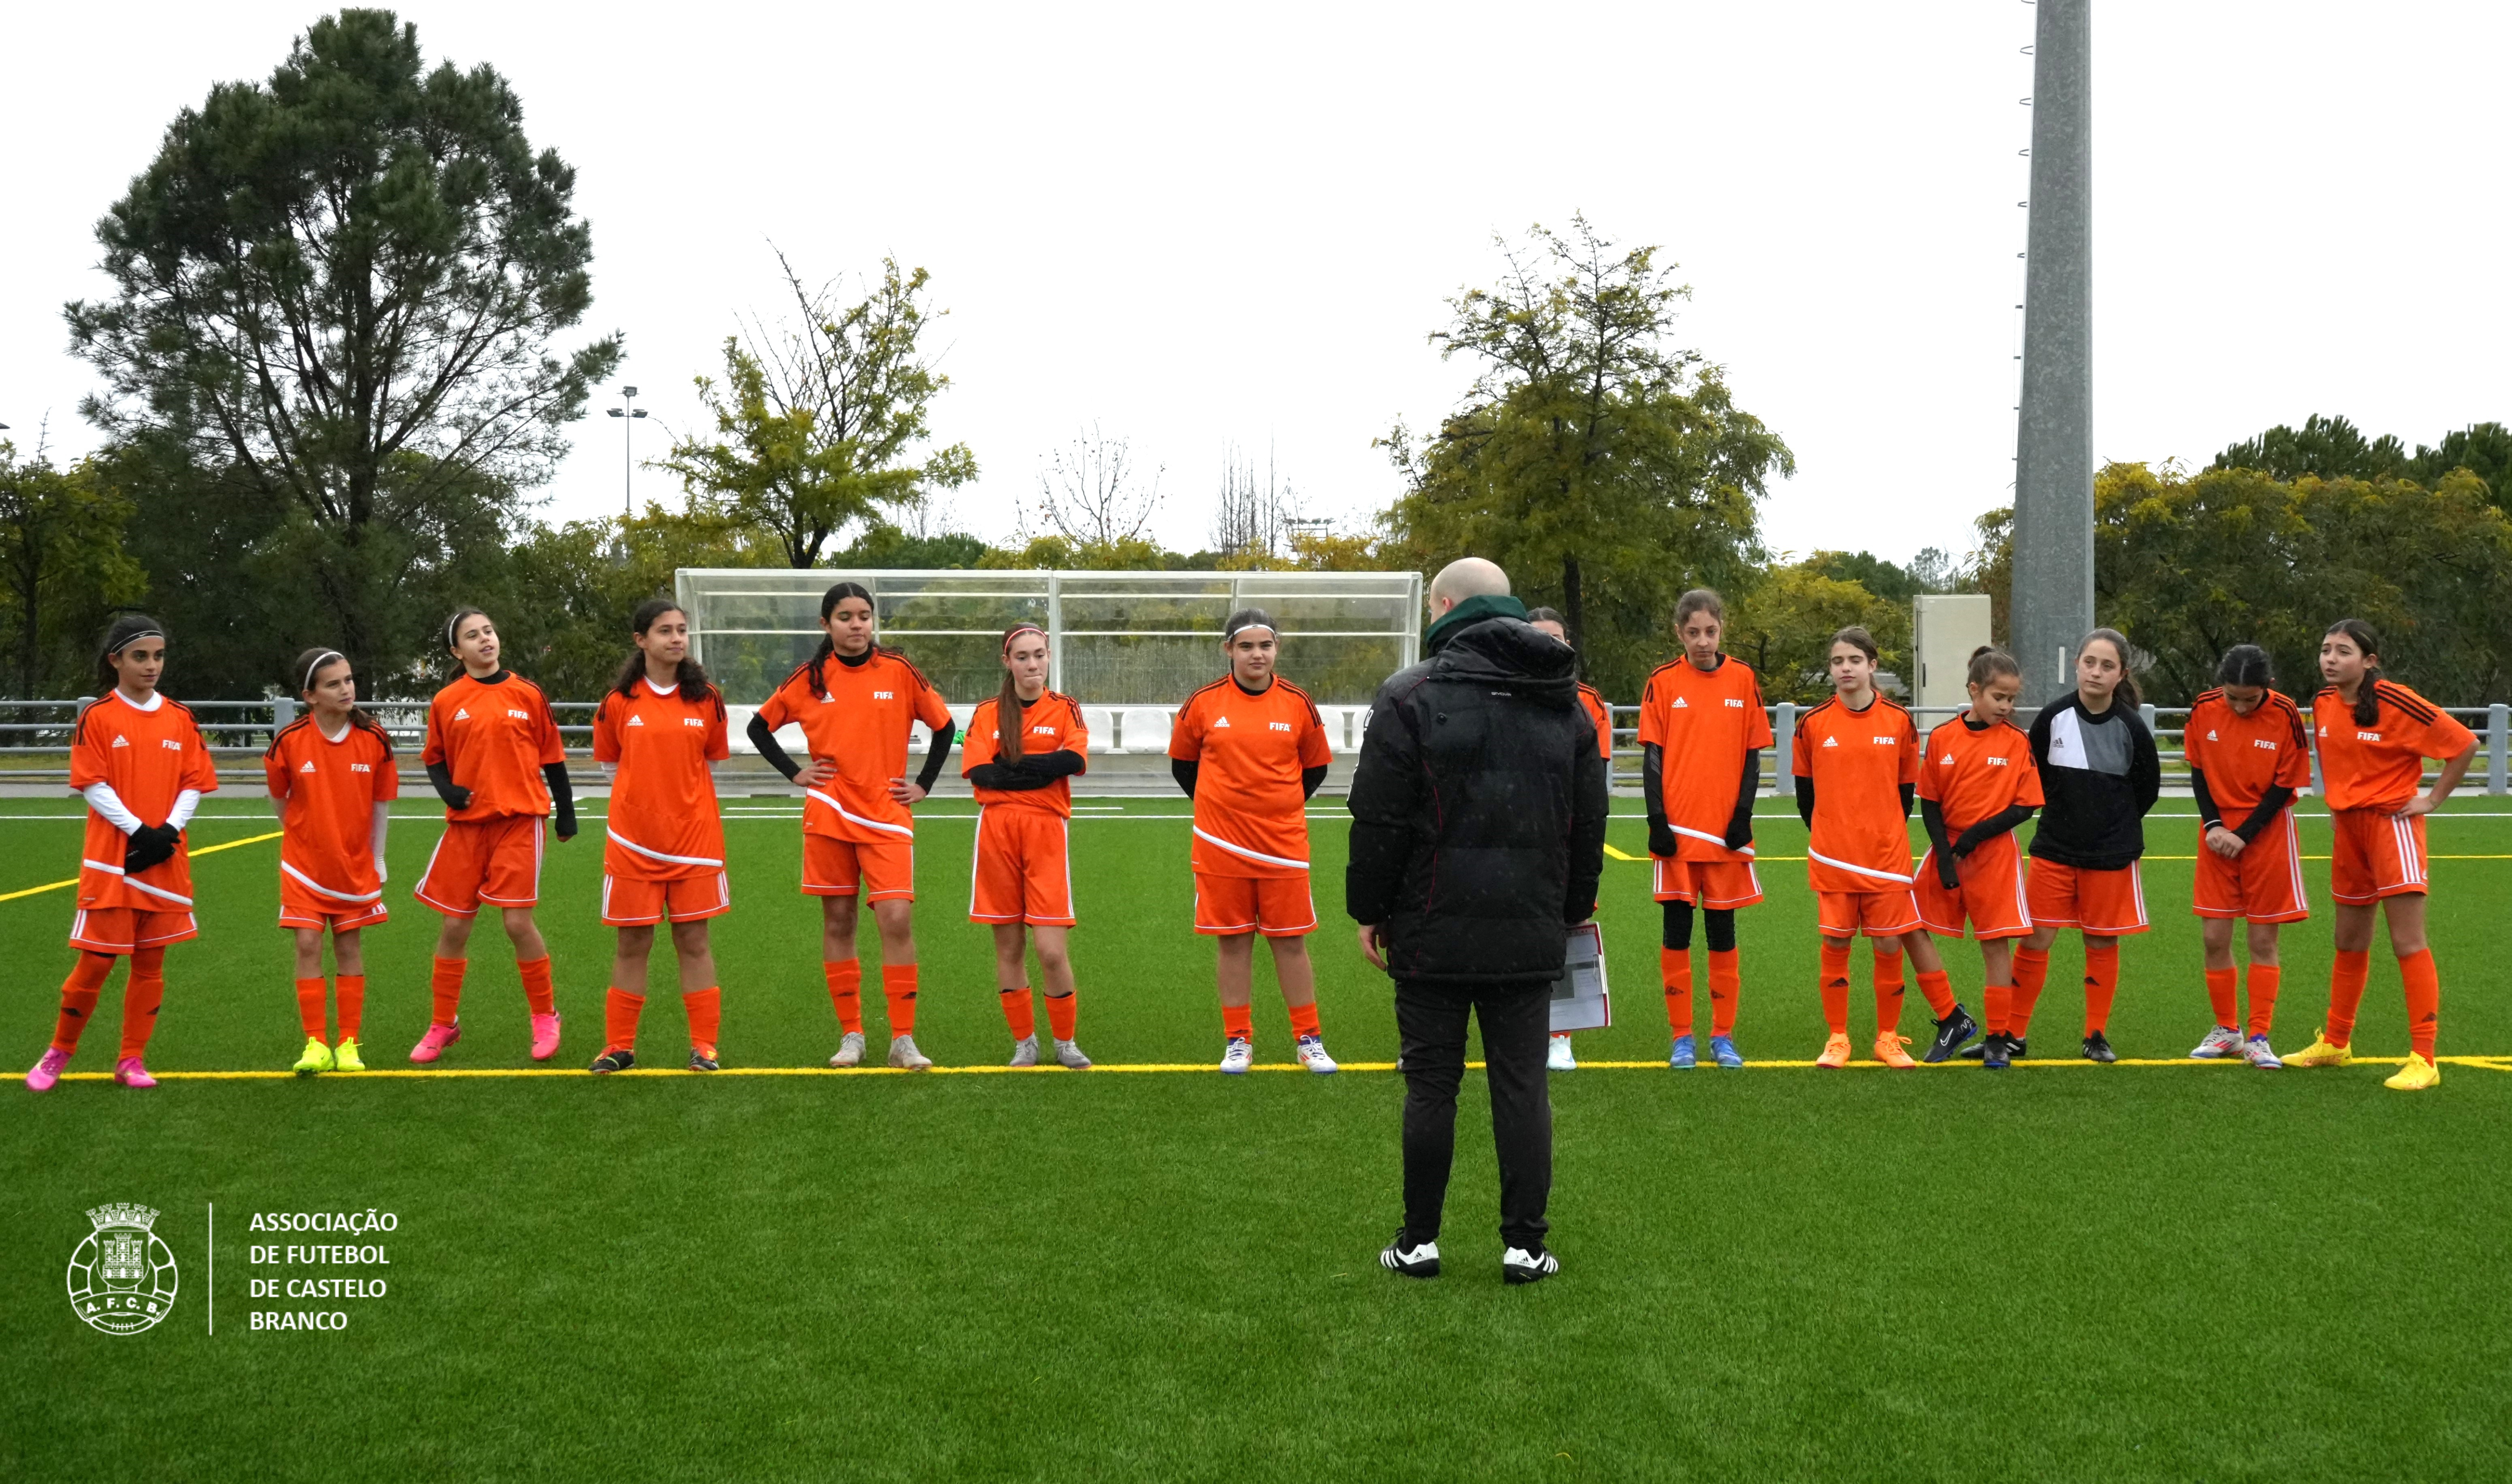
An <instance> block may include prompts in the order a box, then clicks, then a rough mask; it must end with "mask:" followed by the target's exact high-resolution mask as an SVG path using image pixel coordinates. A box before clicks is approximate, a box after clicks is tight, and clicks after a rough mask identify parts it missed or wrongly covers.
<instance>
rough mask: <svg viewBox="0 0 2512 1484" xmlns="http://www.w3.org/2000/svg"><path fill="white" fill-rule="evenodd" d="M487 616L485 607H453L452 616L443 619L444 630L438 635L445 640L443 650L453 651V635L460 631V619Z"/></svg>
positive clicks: (487, 612)
mask: <svg viewBox="0 0 2512 1484" xmlns="http://www.w3.org/2000/svg"><path fill="white" fill-rule="evenodd" d="M488 616H489V611H488V609H486V608H473V607H460V608H455V609H454V610H453V616H452V617H451V618H448V619H447V620H445V632H444V634H443V635H441V636H440V637H441V638H442V639H443V640H444V641H445V652H446V653H448V654H451V653H452V652H453V637H454V636H455V635H456V634H459V633H461V632H462V620H464V619H466V618H486V617H488ZM457 663H458V661H457Z"/></svg>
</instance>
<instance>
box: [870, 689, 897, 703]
mask: <svg viewBox="0 0 2512 1484" xmlns="http://www.w3.org/2000/svg"><path fill="white" fill-rule="evenodd" d="M872 698H873V699H874V700H876V701H894V700H897V699H898V692H897V691H895V690H876V691H874V692H873V693H872Z"/></svg>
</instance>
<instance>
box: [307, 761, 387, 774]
mask: <svg viewBox="0 0 2512 1484" xmlns="http://www.w3.org/2000/svg"><path fill="white" fill-rule="evenodd" d="M305 770H306V771H307V772H309V773H310V772H312V771H313V770H314V764H313V763H311V762H309V763H307V764H305ZM374 770H375V765H374V764H373V763H372V762H352V763H350V764H349V771H350V772H353V773H372V772H373V771H374Z"/></svg>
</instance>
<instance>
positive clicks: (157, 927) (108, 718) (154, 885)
mask: <svg viewBox="0 0 2512 1484" xmlns="http://www.w3.org/2000/svg"><path fill="white" fill-rule="evenodd" d="M165 673H166V631H165V628H164V627H163V626H162V625H160V624H159V623H158V622H157V620H155V619H153V618H150V617H148V616H147V615H146V614H144V613H126V614H124V615H123V616H122V617H120V618H117V619H115V620H114V621H113V625H112V627H111V628H108V629H107V630H105V634H104V647H103V650H102V652H101V653H99V654H98V656H97V681H98V684H99V685H100V686H101V687H102V699H100V700H98V701H95V702H93V703H91V704H90V705H88V706H87V707H86V708H85V709H83V710H81V711H80V712H79V718H78V724H77V729H76V731H75V733H74V734H73V736H72V737H71V740H70V790H71V792H73V793H76V794H79V795H81V796H83V797H84V798H85V799H86V800H87V837H86V840H85V841H84V842H83V844H82V846H81V848H80V851H79V877H78V915H77V916H76V917H75V918H71V920H70V947H72V948H74V949H77V950H78V951H79V960H78V964H77V966H76V967H74V968H72V969H71V970H70V975H69V978H68V979H67V980H66V981H64V982H63V983H62V985H61V1010H60V1015H59V1018H58V1019H57V1020H56V1021H55V1022H54V1024H53V1043H52V1044H51V1045H50V1046H48V1047H46V1048H45V1049H44V1054H43V1056H42V1057H41V1058H40V1059H39V1060H37V1061H36V1063H35V1065H34V1068H33V1070H32V1071H30V1072H28V1073H27V1074H26V1085H27V1086H28V1087H29V1088H31V1089H33V1090H34V1091H36V1092H45V1091H48V1090H50V1089H51V1087H52V1086H53V1084H54V1083H56V1082H58V1081H59V1080H60V1077H61V1071H62V1069H63V1068H66V1067H67V1066H68V1065H69V1062H70V1057H71V1056H72V1054H74V1053H75V1052H76V1051H77V1050H78V1043H79V1035H80V1033H81V1032H83V1031H85V1030H86V1029H87V1022H88V1018H89V1016H91V1015H93V1014H94V1013H95V1011H96V1000H97V996H98V994H99V993H100V992H101V991H102V990H103V989H104V978H105V975H107V974H109V973H111V972H112V971H113V960H114V959H116V958H129V959H130V960H131V976H130V980H129V982H128V983H127V984H125V985H124V986H123V991H122V1051H121V1055H120V1056H119V1058H117V1059H116V1061H115V1062H114V1064H113V1079H114V1080H115V1081H117V1082H119V1083H121V1084H122V1085H123V1086H125V1087H154V1086H156V1085H157V1079H156V1078H155V1077H152V1076H150V1075H149V1074H148V1068H147V1067H146V1065H145V1064H143V1063H142V1061H141V1060H140V1058H141V1055H142V1054H143V1053H144V1052H146V1051H147V1049H148V1037H149V1035H151V1034H152V1033H154V1032H155V1031H156V1029H157V1007H158V1005H159V1004H160V1003H161V1002H162V1001H163V1000H164V999H165V997H166V947H167V945H168V944H171V943H181V942H183V941H185V940H186V939H190V938H196V937H199V936H200V925H199V924H198V923H197V922H195V921H194V920H193V918H192V867H191V857H190V854H189V852H188V851H187V849H186V848H185V845H184V842H183V830H184V827H185V826H186V825H188V824H189V823H190V822H191V818H192V811H193V810H194V809H196V808H198V807H199V806H200V802H201V796H202V795H203V794H207V793H209V792H211V791H212V790H214V789H216V787H217V786H218V775H217V771H216V768H215V767H214V766H213V765H212V763H211V762H210V753H209V748H208V747H207V746H206V745H204V744H203V742H202V741H201V729H200V727H198V726H197V725H195V724H194V723H193V722H192V714H191V713H190V712H189V711H187V710H185V709H184V708H183V705H182V703H181V702H179V701H176V700H174V699H172V698H170V697H168V696H167V695H166V694H165V693H164V692H162V691H160V690H159V689H158V683H159V682H160V681H161V680H163V679H164V677H165Z"/></svg>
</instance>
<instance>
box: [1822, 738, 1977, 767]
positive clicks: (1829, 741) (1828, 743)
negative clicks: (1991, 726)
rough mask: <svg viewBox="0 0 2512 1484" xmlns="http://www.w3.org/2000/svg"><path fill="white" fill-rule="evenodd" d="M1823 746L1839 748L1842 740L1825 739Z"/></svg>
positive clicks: (1949, 760) (1950, 760) (1948, 760)
mask: <svg viewBox="0 0 2512 1484" xmlns="http://www.w3.org/2000/svg"><path fill="white" fill-rule="evenodd" d="M1823 745H1824V746H1825V747H1838V746H1839V745H1840V739H1839V738H1838V737H1825V738H1824V739H1823ZM1945 761H1946V762H1952V761H1953V760H1952V759H1951V758H1947V759H1946V760H1945Z"/></svg>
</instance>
